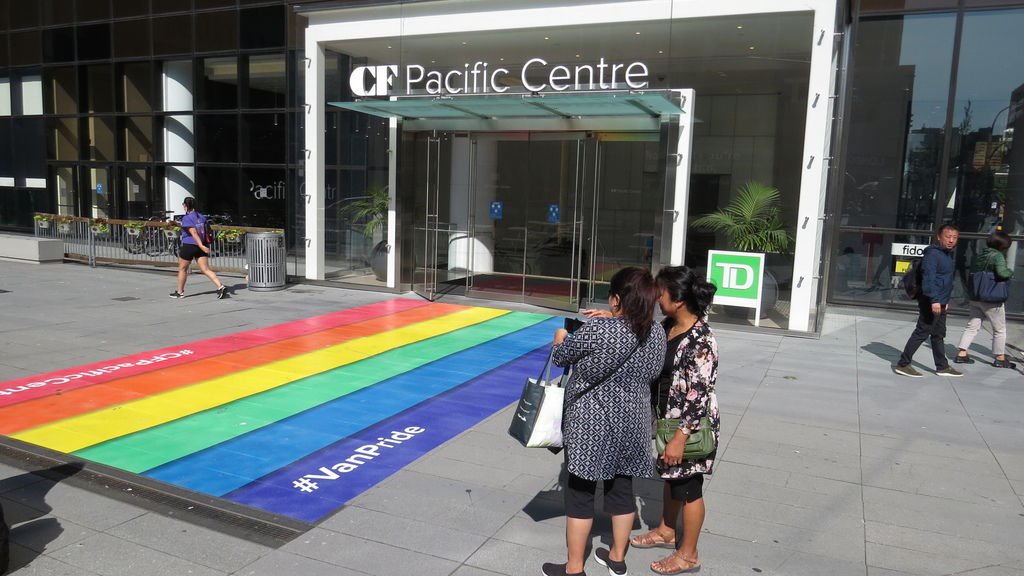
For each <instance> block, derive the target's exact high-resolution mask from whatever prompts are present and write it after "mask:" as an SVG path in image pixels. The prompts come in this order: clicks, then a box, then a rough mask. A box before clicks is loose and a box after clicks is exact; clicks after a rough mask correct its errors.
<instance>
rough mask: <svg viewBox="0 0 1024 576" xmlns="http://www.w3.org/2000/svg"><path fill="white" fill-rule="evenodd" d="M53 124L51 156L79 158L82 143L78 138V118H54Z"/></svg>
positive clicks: (62, 158) (66, 158)
mask: <svg viewBox="0 0 1024 576" xmlns="http://www.w3.org/2000/svg"><path fill="white" fill-rule="evenodd" d="M51 126H52V128H51V135H52V147H51V149H50V158H53V159H54V160H79V159H80V154H81V144H80V143H79V140H78V118H53V119H52V121H51Z"/></svg>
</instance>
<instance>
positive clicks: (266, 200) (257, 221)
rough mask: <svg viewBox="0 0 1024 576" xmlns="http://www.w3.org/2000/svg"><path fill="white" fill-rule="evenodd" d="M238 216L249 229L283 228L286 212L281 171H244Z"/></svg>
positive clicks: (255, 169)
mask: <svg viewBox="0 0 1024 576" xmlns="http://www.w3.org/2000/svg"><path fill="white" fill-rule="evenodd" d="M241 184H242V186H241V194H240V197H239V205H238V208H237V211H238V216H239V217H240V218H244V219H245V222H246V224H247V225H248V226H266V227H268V228H284V226H285V219H284V215H285V212H286V211H287V202H288V200H287V198H288V195H287V194H286V188H285V186H286V184H285V169H284V168H243V169H242V182H241Z"/></svg>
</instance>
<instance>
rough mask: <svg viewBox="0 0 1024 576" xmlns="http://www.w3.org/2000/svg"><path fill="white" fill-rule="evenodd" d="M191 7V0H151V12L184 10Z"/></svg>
mask: <svg viewBox="0 0 1024 576" xmlns="http://www.w3.org/2000/svg"><path fill="white" fill-rule="evenodd" d="M191 8H192V0H153V13H154V14H165V13H167V12H184V11H185V10H190V9H191Z"/></svg>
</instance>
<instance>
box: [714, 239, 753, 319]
mask: <svg viewBox="0 0 1024 576" xmlns="http://www.w3.org/2000/svg"><path fill="white" fill-rule="evenodd" d="M763 273H764V254H755V253H752V252H724V251H721V250H709V251H708V281H710V282H711V283H712V284H714V285H715V286H716V287H717V288H718V290H717V291H715V300H714V303H715V304H722V305H724V306H741V307H743V308H754V309H755V310H756V313H755V314H754V325H755V326H758V325H760V318H761V286H762V278H763Z"/></svg>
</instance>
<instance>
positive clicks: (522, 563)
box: [464, 539, 598, 576]
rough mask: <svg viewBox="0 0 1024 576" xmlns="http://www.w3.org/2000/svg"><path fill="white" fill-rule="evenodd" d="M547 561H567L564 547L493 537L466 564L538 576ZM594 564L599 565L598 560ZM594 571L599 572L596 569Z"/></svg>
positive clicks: (517, 575) (511, 575) (519, 575)
mask: <svg viewBox="0 0 1024 576" xmlns="http://www.w3.org/2000/svg"><path fill="white" fill-rule="evenodd" d="M563 542H564V540H563ZM545 562H565V550H564V548H563V549H562V550H561V551H560V552H550V551H547V550H538V549H536V548H530V547H529V546H523V545H520V544H514V543H512V542H506V541H504V540H494V539H491V540H488V541H487V542H485V543H484V545H483V546H481V547H480V549H479V550H477V551H476V552H475V553H474V554H473V555H472V556H470V557H469V559H467V560H466V562H465V563H464V564H465V565H466V566H470V567H473V568H482V569H484V570H489V571H491V572H497V573H498V574H506V575H508V576H537V575H538V574H540V566H541V564H543V563H545ZM594 564H595V566H597V564H596V562H595V563H594ZM587 569H590V568H589V566H587V567H585V568H584V570H587ZM592 573H593V574H598V572H597V571H596V570H595V571H593V572H592Z"/></svg>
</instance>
